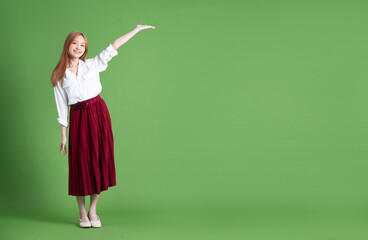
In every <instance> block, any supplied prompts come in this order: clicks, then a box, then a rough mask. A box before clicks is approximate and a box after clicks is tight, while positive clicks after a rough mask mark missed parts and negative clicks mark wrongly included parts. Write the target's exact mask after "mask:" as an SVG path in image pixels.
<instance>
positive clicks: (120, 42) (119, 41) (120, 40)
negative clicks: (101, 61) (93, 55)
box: [111, 25, 156, 50]
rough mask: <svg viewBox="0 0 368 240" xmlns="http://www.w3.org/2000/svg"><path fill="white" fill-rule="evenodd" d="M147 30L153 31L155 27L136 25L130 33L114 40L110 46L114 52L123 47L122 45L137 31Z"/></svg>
mask: <svg viewBox="0 0 368 240" xmlns="http://www.w3.org/2000/svg"><path fill="white" fill-rule="evenodd" d="M148 28H152V29H155V28H156V27H154V26H149V25H137V27H136V28H134V29H133V30H132V31H130V32H128V33H127V34H125V35H123V36H121V37H119V38H118V39H116V40H115V41H114V42H113V43H112V44H111V45H112V47H113V48H114V49H115V50H118V48H119V47H120V46H121V45H123V44H124V43H126V42H127V41H128V40H129V39H131V38H132V37H133V36H134V35H135V34H137V33H138V32H139V31H141V30H143V29H148Z"/></svg>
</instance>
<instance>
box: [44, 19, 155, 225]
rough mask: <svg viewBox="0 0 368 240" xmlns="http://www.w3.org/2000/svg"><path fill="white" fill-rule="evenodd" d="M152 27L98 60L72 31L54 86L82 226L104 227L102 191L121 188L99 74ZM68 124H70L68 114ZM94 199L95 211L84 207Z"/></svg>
mask: <svg viewBox="0 0 368 240" xmlns="http://www.w3.org/2000/svg"><path fill="white" fill-rule="evenodd" d="M148 28H152V29H155V27H153V26H148V25H137V27H136V28H135V29H134V30H132V31H131V32H129V33H127V34H125V35H124V36H122V37H119V38H118V39H116V40H115V41H114V42H112V43H111V44H109V46H108V47H107V48H106V49H104V50H103V51H102V52H101V53H100V54H99V55H97V56H96V57H94V58H90V59H85V58H86V56H87V52H88V43H87V38H86V36H85V35H84V34H83V33H81V32H78V31H74V32H71V33H70V34H69V35H68V36H67V38H66V40H65V42H64V48H63V51H62V54H61V58H60V61H59V63H58V64H57V66H56V67H55V69H54V71H53V73H52V77H51V82H52V86H53V88H54V94H55V101H56V107H57V112H58V115H59V117H58V118H57V120H58V122H59V123H60V124H61V142H60V154H62V153H64V155H65V154H66V128H67V127H68V126H69V145H68V147H69V152H68V158H69V190H68V191H69V195H72V196H76V198H77V202H78V206H79V215H80V218H79V226H80V227H91V226H92V227H101V221H100V218H99V217H98V216H97V215H96V206H97V199H98V196H99V194H100V192H101V191H105V190H107V189H108V187H112V186H115V185H116V175H115V162H114V140H113V134H112V128H111V119H110V114H109V111H108V109H107V106H106V103H105V101H104V100H103V99H102V98H101V97H100V92H101V90H102V86H101V82H100V76H99V73H100V72H102V71H105V70H106V68H107V66H108V64H107V63H108V62H109V61H110V60H111V59H112V58H113V57H115V56H116V55H118V52H117V49H118V48H119V47H120V46H121V45H123V44H124V43H126V42H127V41H128V40H129V39H130V38H132V37H133V36H134V35H135V34H137V33H138V32H139V31H141V30H143V29H148ZM69 106H70V112H69V124H68V110H69ZM87 195H90V201H91V204H90V208H89V211H88V213H86V209H85V196H87Z"/></svg>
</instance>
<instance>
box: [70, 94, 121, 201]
mask: <svg viewBox="0 0 368 240" xmlns="http://www.w3.org/2000/svg"><path fill="white" fill-rule="evenodd" d="M95 98H96V102H94V103H93V104H88V107H86V108H81V109H73V108H70V115H69V121H70V124H69V154H68V156H69V195H73V196H86V195H92V194H95V193H97V194H100V192H101V191H105V190H107V189H108V188H109V187H112V186H115V185H116V173H115V162H114V139H113V134H112V127H111V118H110V114H109V111H108V109H107V106H106V103H105V101H104V100H103V99H102V98H100V96H99V95H98V96H97V97H95ZM83 102H84V101H83ZM83 102H82V103H83Z"/></svg>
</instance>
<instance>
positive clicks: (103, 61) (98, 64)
mask: <svg viewBox="0 0 368 240" xmlns="http://www.w3.org/2000/svg"><path fill="white" fill-rule="evenodd" d="M116 55H118V51H117V50H115V49H114V48H113V47H112V44H111V43H110V45H109V46H108V47H107V48H105V49H104V50H102V52H101V53H100V54H98V55H97V56H96V57H94V58H90V59H86V63H87V64H88V65H89V66H90V67H91V68H92V69H95V70H96V71H98V72H103V71H105V70H106V68H107V63H108V62H109V61H110V60H111V59H112V58H113V57H115V56H116Z"/></svg>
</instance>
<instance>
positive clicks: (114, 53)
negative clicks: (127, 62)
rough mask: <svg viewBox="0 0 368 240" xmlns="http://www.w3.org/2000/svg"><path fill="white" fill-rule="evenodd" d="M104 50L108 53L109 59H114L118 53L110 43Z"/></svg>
mask: <svg viewBox="0 0 368 240" xmlns="http://www.w3.org/2000/svg"><path fill="white" fill-rule="evenodd" d="M106 50H107V51H108V52H109V53H110V55H111V57H115V56H116V55H118V51H117V50H115V49H114V48H113V47H112V43H110V45H109V46H108V47H107V48H106Z"/></svg>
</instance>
